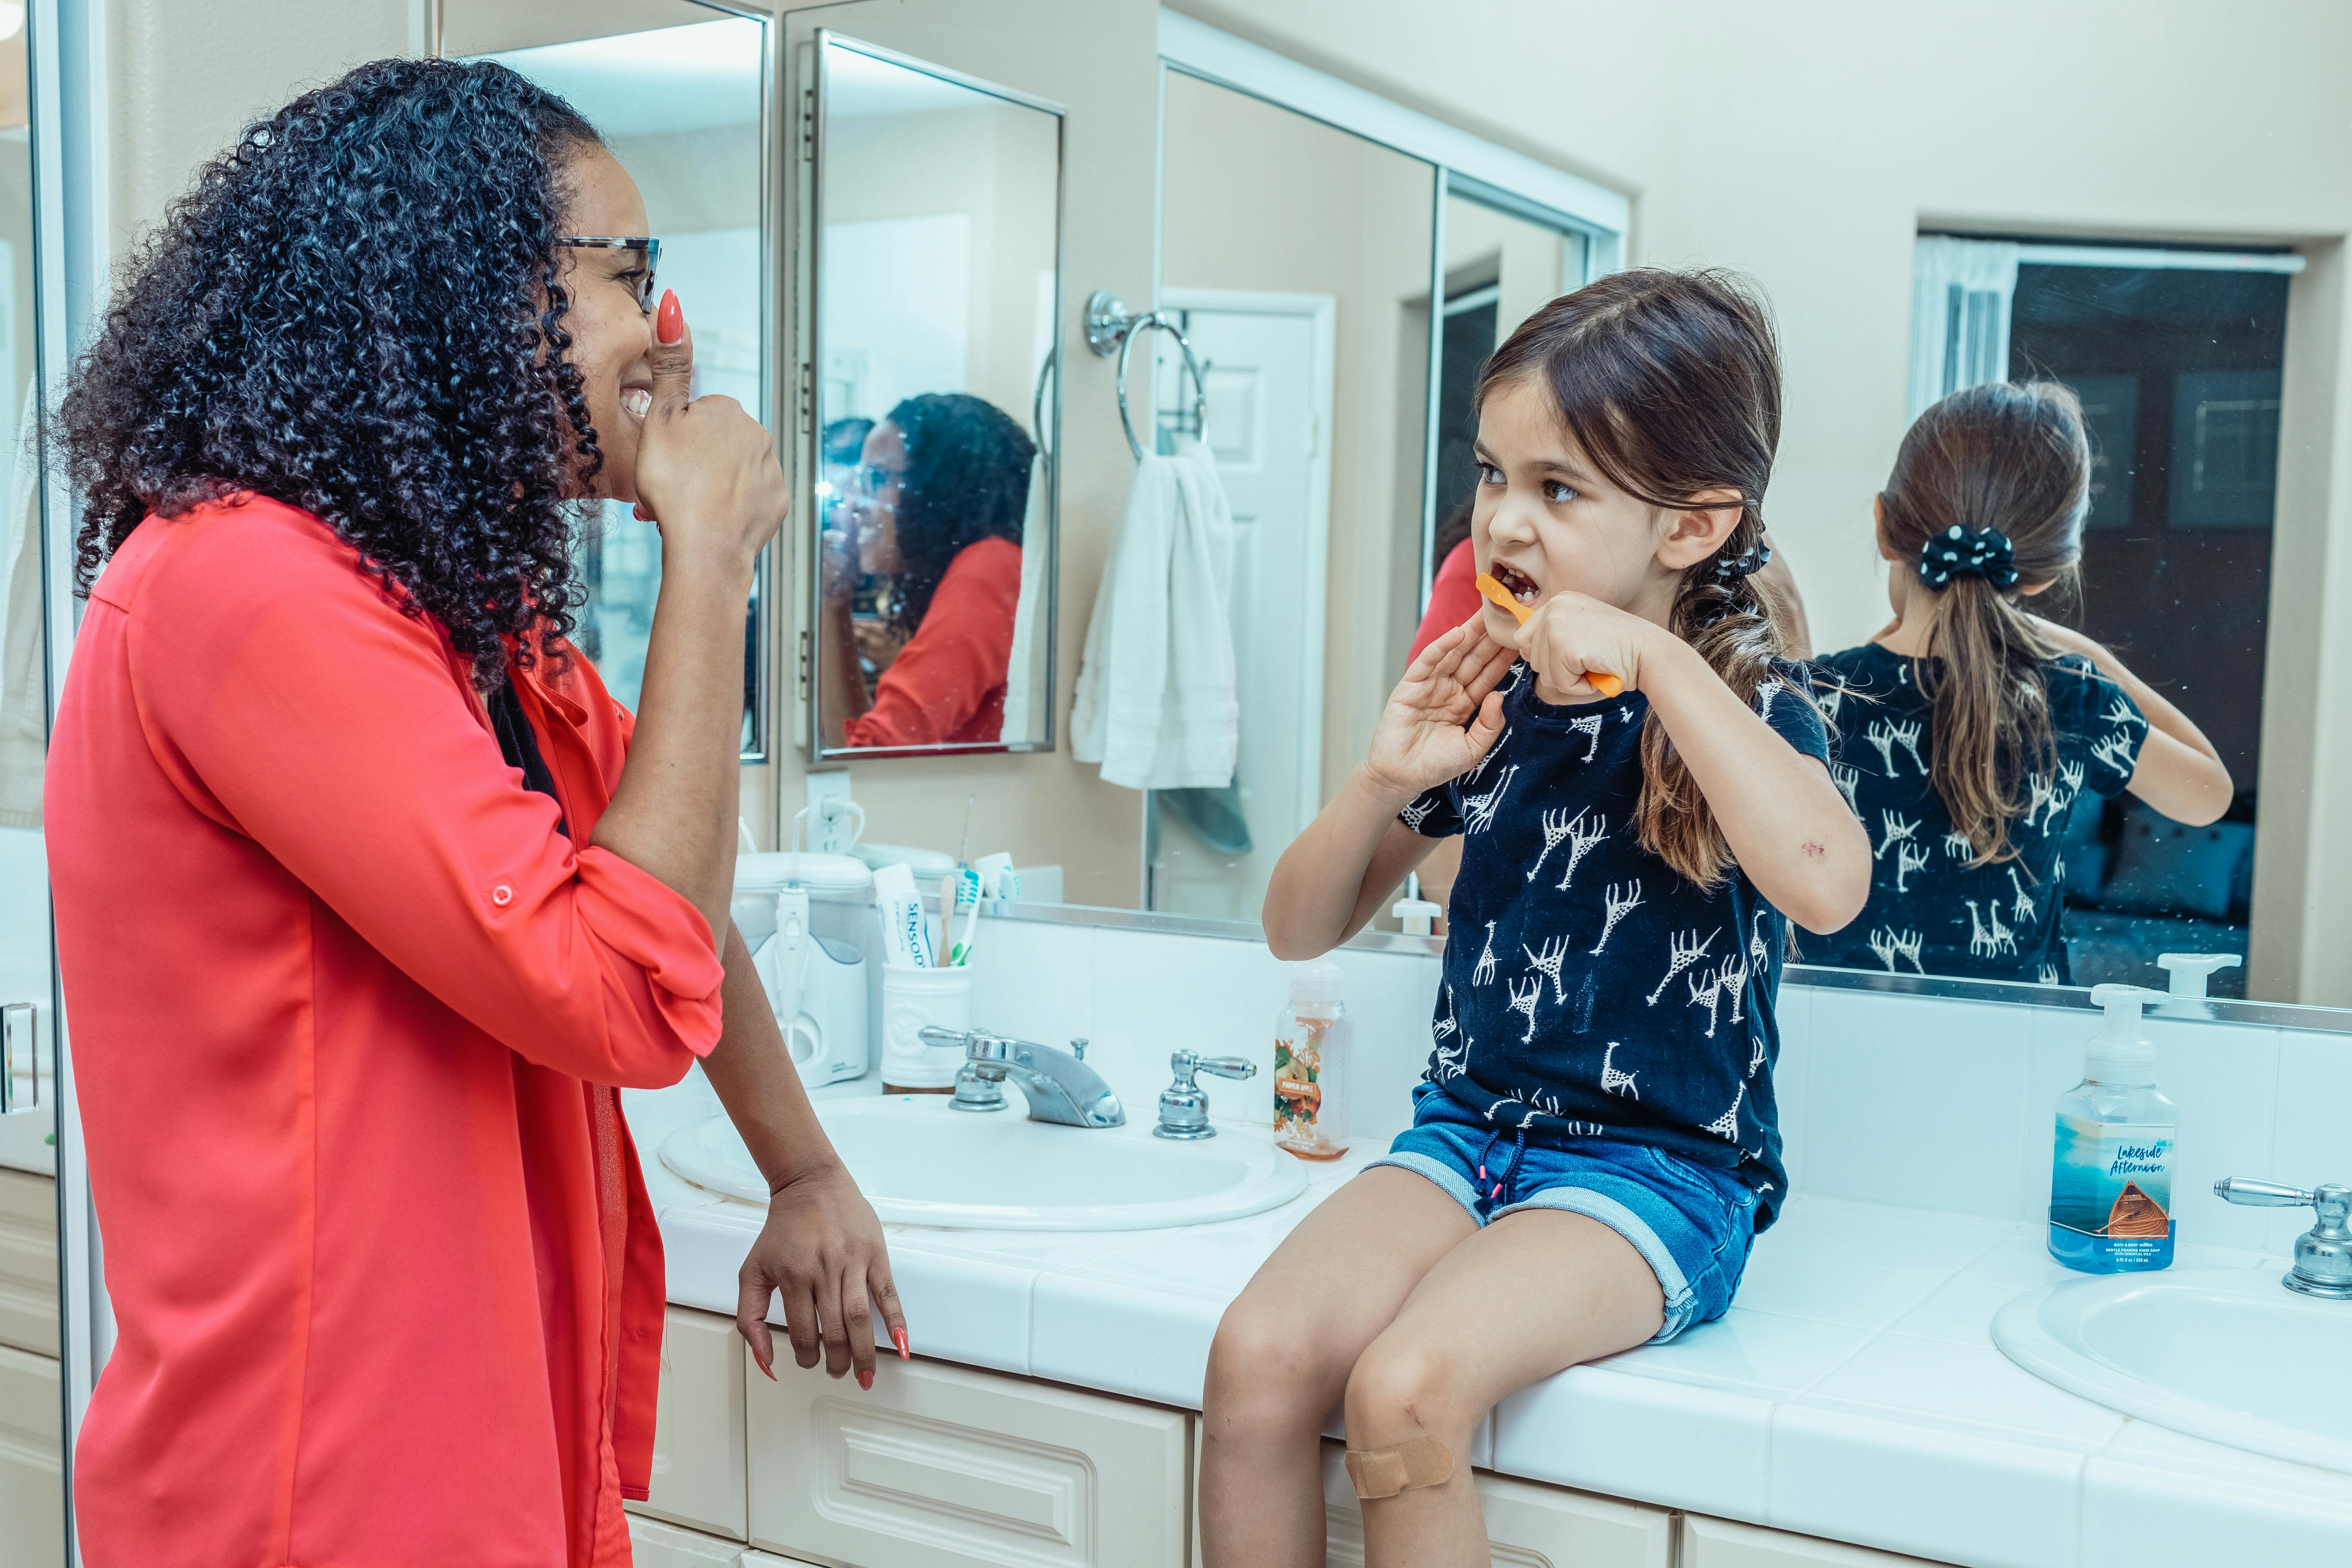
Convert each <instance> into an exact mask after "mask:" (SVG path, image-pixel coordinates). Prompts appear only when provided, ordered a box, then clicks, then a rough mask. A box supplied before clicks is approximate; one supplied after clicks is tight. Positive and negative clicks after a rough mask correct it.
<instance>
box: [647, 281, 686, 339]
mask: <svg viewBox="0 0 2352 1568" xmlns="http://www.w3.org/2000/svg"><path fill="white" fill-rule="evenodd" d="M685 336H686V312H685V311H684V310H680V309H678V304H677V289H663V290H662V300H661V309H660V310H656V311H655V312H654V342H657V343H659V344H661V345H662V346H663V347H664V348H667V347H668V346H669V345H670V344H672V343H674V342H677V341H678V340H679V339H680V338H683V337H685Z"/></svg>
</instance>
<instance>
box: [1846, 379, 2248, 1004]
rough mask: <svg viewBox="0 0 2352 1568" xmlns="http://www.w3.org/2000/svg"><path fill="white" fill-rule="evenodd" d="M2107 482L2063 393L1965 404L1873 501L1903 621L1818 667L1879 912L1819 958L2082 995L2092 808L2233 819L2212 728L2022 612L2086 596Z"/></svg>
mask: <svg viewBox="0 0 2352 1568" xmlns="http://www.w3.org/2000/svg"><path fill="white" fill-rule="evenodd" d="M2090 479H2091V451H2090V446H2089V443H2088V441H2087V440H2086V439H2085V437H2084V429H2083V410H2082V405H2080V404H2079V403H2077V402H2076V401H2075V398H2074V393H2072V392H2071V391H2069V390H2067V389H2066V388H2065V387H2063V386H2061V385H2058V384H2054V383H2050V382H2035V383H2031V384H2025V385H2012V384H2007V383H1995V384H1990V385H1985V386H1974V387H1970V388H1969V390H1967V391H1966V392H1956V393H1954V394H1953V395H1951V396H1949V397H1947V398H1946V399H1944V400H1943V401H1942V402H1941V403H1938V404H1937V405H1935V406H1934V407H1933V408H1930V409H1928V410H1927V412H1926V413H1925V414H1922V415H1921V416H1919V420H1918V423H1917V424H1916V425H1914V426H1911V432H1910V434H1909V435H1907V436H1906V437H1904V438H1903V447H1902V450H1901V451H1899V452H1898V453H1896V454H1895V472H1894V474H1893V476H1892V477H1890V478H1889V479H1888V480H1887V481H1886V489H1885V491H1883V492H1882V493H1881V494H1880V495H1879V497H1878V499H1877V501H1876V502H1875V506H1876V510H1877V514H1878V552H1879V553H1880V554H1881V555H1883V556H1885V558H1886V559H1887V560H1888V561H1889V562H1892V563H1894V569H1893V570H1892V571H1891V572H1889V574H1888V576H1887V586H1886V592H1887V597H1888V599H1889V600H1890V601H1891V602H1892V603H1893V605H1894V606H1895V620H1894V622H1893V624H1891V625H1890V626H1887V628H1886V629H1885V631H1882V632H1880V633H1879V634H1878V636H1877V637H1874V638H1873V639H1871V641H1869V642H1868V643H1865V644H1864V645H1863V646H1862V647H1856V648H1849V649H1847V650H1846V651H1845V652H1843V653H1839V654H1832V655H1830V656H1828V657H1827V658H1822V659H1821V660H1819V661H1818V663H1817V665H1816V671H1815V682H1816V688H1817V689H1816V695H1817V696H1818V697H1819V699H1820V700H1821V702H1822V706H1823V707H1825V708H1828V709H1830V710H1832V713H1833V714H1834V716H1835V717H1836V719H1837V721H1838V726H1839V729H1840V730H1841V731H1843V742H1844V743H1843V746H1842V748H1841V751H1842V752H1843V755H1842V756H1841V757H1840V758H1839V765H1838V767H1837V769H1836V770H1835V771H1836V775H1837V778H1838V782H1839V784H1840V786H1841V787H1843V788H1844V789H1845V790H1846V792H1847V794H1848V797H1849V798H1850V799H1851V800H1852V801H1853V806H1854V810H1855V812H1856V813H1857V814H1858V815H1859V816H1861V818H1862V821H1863V826H1864V828H1865V829H1866V830H1867V831H1868V832H1869V834H1870V836H1871V839H1872V867H1871V887H1870V901H1869V903H1868V904H1867V905H1866V906H1864V910H1863V915H1862V918H1861V919H1859V920H1857V921H1854V922H1853V925H1852V926H1850V927H1848V928H1847V929H1846V930H1844V931H1840V932H1838V933H1836V934H1835V935H1833V936H1832V937H1830V938H1829V939H1828V941H1826V942H1821V943H1818V944H1817V943H1813V942H1807V943H1806V944H1805V957H1806V958H1807V959H1808V960H1809V961H1811V962H1816V963H1835V964H1843V965H1847V966H1849V967H1855V968H1871V969H1875V968H1878V967H1880V966H1881V965H1884V966H1885V968H1886V969H1888V970H1890V971H1893V972H1895V973H1905V974H1911V973H1917V974H1963V975H1974V976H1979V977H1981V978H1986V979H1993V980H2026V981H2040V982H2041V983H2042V984H2051V985H2056V984H2066V983H2067V982H2068V980H2069V978H2070V977H2069V974H2068V971H2067V966H2066V944H2065V943H2064V942H2063V941H2062V940H2060V936H2059V931H2058V914H2059V908H2060V905H2061V904H2062V903H2063V899H2064V892H2065V879H2066V874H2065V867H2064V864H2063V861H2062V860H2061V859H2060V851H2061V848H2062V844H2063V839H2064V837H2065V832H2066V818H2067V816H2068V814H2069V813H2070V812H2072V811H2073V810H2074V808H2075V804H2076V802H2077V801H2079V800H2081V799H2082V797H2084V795H2091V796H2094V797H2095V798H2097V799H2105V798H2106V797H2108V796H2112V795H2119V794H2121V793H2122V792H2123V791H2125V790H2126V789H2128V790H2130V791H2131V792H2132V793H2133V794H2134V795H2137V796H2139V798H2140V799H2142V800H2144V801H2146V802H2147V804H2148V805H2152V806H2154V807H2155V808H2156V809H2157V810H2158V811H2160V812H2162V813H2163V814H2164V815H2165V816H2169V817H2172V818H2175V819H2176V820H2178V821H2181V822H2186V823H2190V824H2202V823H2208V822H2211V821H2212V820H2214V819H2215V818H2216V817H2218V816H2221V813H2222V812H2224V811H2226V810H2227V809H2229V805H2230V773H2229V770H2228V769H2227V768H2225V767H2224V766H2222V764H2221V757H2220V756H2219V754H2218V753H2216V752H2215V751H2214V750H2213V746H2212V743H2211V742H2209V741H2207V740H2206V739H2205V737H2204V735H2202V734H2201V733H2200V732H2199V731H2198V728H2197V726H2196V725H2194V724H2192V723H2190V722H2189V720H2188V718H2187V717H2186V716H2185V715H2184V714H2182V712H2181V711H2180V710H2179V709H2178V708H2175V707H2174V706H2173V705H2172V704H2171V703H2169V702H2168V701H2166V700H2164V699H2163V698H2162V697H2160V696H2158V695H2157V693H2156V692H2155V691H2153V690H2151V689H2149V688H2148V686H2147V683H2146V682H2145V681H2142V680H2140V679H2138V678H2137V677H2136V676H2134V675H2133V674H2132V672H2131V671H2130V670H2128V669H2126V668H2124V667H2123V665H2122V664H2121V663H2120V662H2119V661H2118V660H2117V659H2116V657H2115V655H2113V654H2111V653H2109V652H2108V651H2107V650H2106V649H2105V648H2104V647H2100V646H2099V645H2098V644H2096V643H2095V642H2093V641H2091V640H2090V639H2089V638H2088V637H2084V636H2083V635H2082V634H2080V633H2079V632H2072V631H2068V630H2067V629H2066V628H2064V627H2063V626H2053V624H2051V623H2050V622H2049V621H2046V620H2043V619H2042V618H2041V617H2040V616H2033V615H2029V614H2028V613H2027V612H2026V609H2025V605H2024V601H2025V600H2026V599H2028V598H2031V597H2032V596H2034V595H2038V594H2041V593H2042V592H2043V591H2044V590H2045V589H2048V588H2050V587H2051V586H2053V584H2067V585H2069V586H2071V585H2072V584H2073V581H2074V576H2075V574H2076V571H2077V568H2078V567H2079V565H2080V563H2081V562H2082V558H2083V516H2084V510H2086V508H2087V505H2088V498H2089V495H2090ZM2151 726H2153V727H2151ZM2084 809H2089V810H2095V809H2096V806H2095V805H2091V806H2086V807H2085V808H2084Z"/></svg>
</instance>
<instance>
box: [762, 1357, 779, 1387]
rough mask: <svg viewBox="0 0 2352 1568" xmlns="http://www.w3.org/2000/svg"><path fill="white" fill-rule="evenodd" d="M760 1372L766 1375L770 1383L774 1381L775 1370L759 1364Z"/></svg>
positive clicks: (767, 1365)
mask: <svg viewBox="0 0 2352 1568" xmlns="http://www.w3.org/2000/svg"><path fill="white" fill-rule="evenodd" d="M760 1370H761V1372H764V1373H767V1374H768V1381H769V1382H770V1383H773V1382H775V1381H776V1369H775V1368H774V1367H772V1366H771V1365H769V1364H768V1363H766V1362H761V1363H760Z"/></svg>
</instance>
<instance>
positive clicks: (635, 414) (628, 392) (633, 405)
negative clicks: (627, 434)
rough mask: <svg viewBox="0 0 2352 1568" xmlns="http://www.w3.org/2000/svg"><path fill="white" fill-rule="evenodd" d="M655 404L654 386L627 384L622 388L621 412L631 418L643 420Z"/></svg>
mask: <svg viewBox="0 0 2352 1568" xmlns="http://www.w3.org/2000/svg"><path fill="white" fill-rule="evenodd" d="M653 405H654V389H653V388H652V387H650V386H625V387H623V388H621V412H622V413H624V414H625V415H627V416H629V417H630V418H632V419H635V420H639V421H642V420H643V419H644V418H645V416H646V412H647V411H648V410H650V409H651V408H652V407H653Z"/></svg>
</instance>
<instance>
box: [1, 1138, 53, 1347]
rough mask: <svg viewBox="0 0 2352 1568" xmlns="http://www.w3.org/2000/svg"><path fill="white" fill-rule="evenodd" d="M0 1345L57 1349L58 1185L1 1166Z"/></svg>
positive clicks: (46, 1178)
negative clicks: (3, 1168)
mask: <svg viewBox="0 0 2352 1568" xmlns="http://www.w3.org/2000/svg"><path fill="white" fill-rule="evenodd" d="M0 1345H14V1346H15V1347H16V1349H18V1350H20V1351H30V1352H33V1354H35V1355H45V1356H54V1355H56V1354H57V1353H58V1184H57V1183H56V1182H55V1181H53V1180H51V1179H50V1178H49V1177H47V1176H36V1175H33V1174H30V1173H27V1172H24V1171H10V1170H0Z"/></svg>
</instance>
